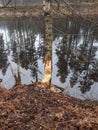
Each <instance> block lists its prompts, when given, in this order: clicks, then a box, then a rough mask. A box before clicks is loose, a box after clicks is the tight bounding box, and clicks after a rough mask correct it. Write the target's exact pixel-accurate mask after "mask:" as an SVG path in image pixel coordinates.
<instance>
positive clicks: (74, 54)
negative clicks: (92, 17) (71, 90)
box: [56, 19, 98, 93]
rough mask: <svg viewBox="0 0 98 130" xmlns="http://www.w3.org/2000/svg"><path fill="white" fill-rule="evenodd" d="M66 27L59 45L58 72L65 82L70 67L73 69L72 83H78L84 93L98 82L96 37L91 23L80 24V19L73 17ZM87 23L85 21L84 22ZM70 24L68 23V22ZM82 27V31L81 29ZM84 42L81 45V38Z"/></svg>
mask: <svg viewBox="0 0 98 130" xmlns="http://www.w3.org/2000/svg"><path fill="white" fill-rule="evenodd" d="M72 20H73V21H72ZM72 20H71V21H69V23H70V24H69V26H68V28H66V32H65V34H66V33H67V32H68V33H67V35H65V36H63V40H62V41H61V42H62V43H60V44H59V45H58V49H57V50H56V54H57V56H58V63H57V67H58V69H59V70H58V74H57V76H60V77H61V79H62V80H61V81H63V82H65V79H66V77H67V75H68V68H69V69H70V70H71V73H72V75H71V78H70V85H71V87H73V86H74V85H76V84H77V85H78V86H79V87H80V90H81V92H82V93H85V92H86V91H89V90H90V88H91V85H92V84H94V82H98V78H97V77H98V61H97V60H96V59H95V53H96V47H94V46H93V43H94V40H95V39H94V38H95V36H94V37H93V31H94V30H92V28H91V26H90V23H88V24H87V26H86V27H84V25H83V27H82V25H81V26H80V25H79V24H78V23H77V22H79V21H78V20H75V19H72ZM80 22H81V21H80ZM84 23H85V22H84ZM67 25H68V24H67ZM81 29H82V31H81ZM81 39H83V43H82V44H81V45H79V44H78V43H79V42H80V40H81Z"/></svg>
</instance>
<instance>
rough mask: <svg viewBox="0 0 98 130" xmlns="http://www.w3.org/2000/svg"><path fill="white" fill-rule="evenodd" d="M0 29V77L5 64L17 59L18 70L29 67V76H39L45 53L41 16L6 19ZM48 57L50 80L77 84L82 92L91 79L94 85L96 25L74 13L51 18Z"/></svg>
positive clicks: (97, 60)
mask: <svg viewBox="0 0 98 130" xmlns="http://www.w3.org/2000/svg"><path fill="white" fill-rule="evenodd" d="M5 28H6V29H5ZM0 29H1V34H0V61H1V62H0V78H2V77H3V76H4V77H6V75H7V71H8V69H10V67H9V64H11V63H15V64H16V65H17V64H18V63H19V64H20V68H21V70H20V71H21V73H23V72H22V71H23V69H25V70H26V71H28V70H29V71H30V73H31V75H28V77H30V79H32V80H33V79H35V78H36V75H37V74H38V75H39V77H38V79H39V80H40V78H42V76H43V74H44V69H43V68H44V64H43V63H44V57H45V42H44V41H45V38H44V22H43V20H42V19H32V18H30V19H21V18H18V19H14V20H13V19H12V20H11V19H10V20H6V21H1V22H0ZM2 30H3V31H2ZM4 30H7V31H4ZM55 57H56V58H55ZM52 58H53V65H54V67H53V79H54V80H53V81H52V84H56V83H57V84H56V85H58V83H59V85H60V86H61V87H62V86H63V87H64V86H65V87H66V85H67V84H70V85H69V87H70V88H74V87H77V89H79V90H80V91H81V93H83V94H85V93H86V92H88V91H90V89H91V87H92V86H95V83H96V84H97V85H98V33H97V29H96V27H95V26H94V25H92V24H91V23H90V22H86V21H83V20H82V19H81V18H77V17H66V19H54V20H53V56H52ZM12 68H13V69H14V66H13V65H12ZM54 73H55V74H54ZM54 81H55V82H54ZM23 83H24V81H23ZM3 84H4V83H3ZM70 90H71V89H70ZM97 91H98V89H97ZM96 98H97V97H96Z"/></svg>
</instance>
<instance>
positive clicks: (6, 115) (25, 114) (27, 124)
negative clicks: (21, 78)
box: [0, 84, 98, 130]
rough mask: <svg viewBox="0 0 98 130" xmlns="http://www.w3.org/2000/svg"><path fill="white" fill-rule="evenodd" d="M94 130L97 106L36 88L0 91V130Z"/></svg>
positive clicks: (97, 116)
mask: <svg viewBox="0 0 98 130" xmlns="http://www.w3.org/2000/svg"><path fill="white" fill-rule="evenodd" d="M11 129H12V130H97V129H98V102H95V101H81V100H78V99H75V98H73V97H69V96H67V95H65V94H63V93H62V92H61V93H54V92H52V91H51V90H49V89H43V88H41V87H37V84H32V85H28V86H26V85H19V86H15V87H13V88H12V89H10V90H5V89H3V88H0V130H11Z"/></svg>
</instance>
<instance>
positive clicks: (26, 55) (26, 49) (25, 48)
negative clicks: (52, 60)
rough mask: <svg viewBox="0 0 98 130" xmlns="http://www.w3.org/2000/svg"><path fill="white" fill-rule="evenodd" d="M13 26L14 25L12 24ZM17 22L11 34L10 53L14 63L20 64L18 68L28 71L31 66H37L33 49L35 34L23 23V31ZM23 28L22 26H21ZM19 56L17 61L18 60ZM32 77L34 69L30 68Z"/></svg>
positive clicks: (34, 72)
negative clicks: (11, 52)
mask: <svg viewBox="0 0 98 130" xmlns="http://www.w3.org/2000/svg"><path fill="white" fill-rule="evenodd" d="M14 24H15V23H14ZM21 24H22V23H21ZM21 24H20V23H19V22H17V21H16V24H15V25H14V32H13V33H12V35H11V36H12V39H15V40H12V51H13V60H14V62H16V63H18V60H19V62H20V66H21V67H23V68H25V69H29V68H30V65H31V64H33V63H34V64H36V65H37V57H36V49H35V44H34V43H35V39H36V37H35V34H34V32H33V30H32V28H31V27H30V26H28V23H25V30H24V28H22V25H21ZM23 27H24V26H23ZM18 54H19V59H18ZM31 73H32V76H35V74H36V69H35V68H34V67H32V68H31Z"/></svg>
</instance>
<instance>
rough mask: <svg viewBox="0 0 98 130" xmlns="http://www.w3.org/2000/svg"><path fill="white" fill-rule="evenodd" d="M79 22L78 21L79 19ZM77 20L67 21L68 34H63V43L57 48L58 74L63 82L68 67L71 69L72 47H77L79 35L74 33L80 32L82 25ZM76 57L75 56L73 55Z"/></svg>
mask: <svg viewBox="0 0 98 130" xmlns="http://www.w3.org/2000/svg"><path fill="white" fill-rule="evenodd" d="M77 22H78V21H77ZM77 22H76V21H74V20H73V19H72V21H70V20H68V21H67V23H66V25H67V26H66V30H65V31H64V32H65V34H66V33H67V34H66V35H64V36H63V39H62V41H61V43H59V45H58V49H57V50H56V54H57V56H58V62H57V67H58V73H57V76H60V81H61V82H62V83H64V82H65V80H66V78H67V75H68V69H69V66H68V65H69V60H70V57H71V54H72V48H76V46H77V43H78V40H79V35H74V34H76V33H79V31H80V26H79V24H77ZM73 58H74V57H73Z"/></svg>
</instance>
